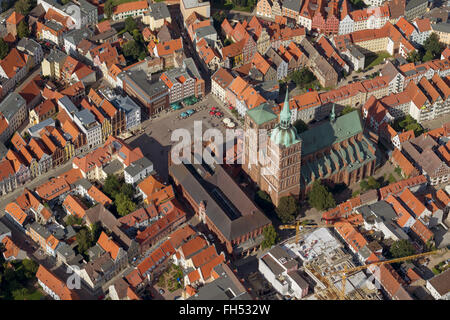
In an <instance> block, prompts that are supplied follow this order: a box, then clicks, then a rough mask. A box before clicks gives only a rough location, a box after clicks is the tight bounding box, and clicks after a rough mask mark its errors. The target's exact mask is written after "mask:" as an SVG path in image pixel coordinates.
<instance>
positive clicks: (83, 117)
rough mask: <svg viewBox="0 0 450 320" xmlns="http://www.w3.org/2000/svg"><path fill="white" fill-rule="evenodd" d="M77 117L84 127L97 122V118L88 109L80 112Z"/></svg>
mask: <svg viewBox="0 0 450 320" xmlns="http://www.w3.org/2000/svg"><path fill="white" fill-rule="evenodd" d="M75 116H76V117H77V118H78V119H79V120H80V122H81V123H82V124H83V125H84V126H89V125H90V124H91V123H94V122H96V120H95V116H94V115H93V114H92V112H91V111H90V110H88V109H83V110H81V111H78V112H77V113H76V114H75Z"/></svg>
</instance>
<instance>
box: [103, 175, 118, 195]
mask: <svg viewBox="0 0 450 320" xmlns="http://www.w3.org/2000/svg"><path fill="white" fill-rule="evenodd" d="M119 190H120V182H119V179H118V178H117V177H116V176H115V175H113V174H109V175H108V176H107V177H106V180H105V183H104V184H103V191H104V192H105V193H106V194H107V195H108V196H110V197H112V198H114V197H115V194H116V193H117V192H118V191H119Z"/></svg>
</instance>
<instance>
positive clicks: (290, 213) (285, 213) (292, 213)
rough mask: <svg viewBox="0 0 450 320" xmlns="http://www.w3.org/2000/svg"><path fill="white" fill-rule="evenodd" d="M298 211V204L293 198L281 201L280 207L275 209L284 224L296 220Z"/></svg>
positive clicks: (285, 198) (288, 197) (284, 198)
mask: <svg viewBox="0 0 450 320" xmlns="http://www.w3.org/2000/svg"><path fill="white" fill-rule="evenodd" d="M297 211H298V202H297V199H295V198H294V197H293V196H287V197H283V198H281V199H280V203H279V204H278V207H277V208H275V212H276V213H277V216H278V218H279V219H280V220H281V222H283V223H290V222H293V221H294V220H295V217H296V216H297Z"/></svg>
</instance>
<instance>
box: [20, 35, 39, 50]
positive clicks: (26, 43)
mask: <svg viewBox="0 0 450 320" xmlns="http://www.w3.org/2000/svg"><path fill="white" fill-rule="evenodd" d="M39 47H41V45H40V44H39V43H37V42H36V41H34V40H33V39H30V38H22V39H20V41H19V42H18V43H17V48H24V49H25V51H27V52H30V53H31V52H34V51H36V49H37V48H39Z"/></svg>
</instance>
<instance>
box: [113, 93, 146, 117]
mask: <svg viewBox="0 0 450 320" xmlns="http://www.w3.org/2000/svg"><path fill="white" fill-rule="evenodd" d="M111 103H112V104H113V105H114V106H115V107H116V108H119V109H122V110H124V111H125V113H129V112H130V111H134V110H136V109H140V107H139V106H138V105H137V104H136V102H134V101H133V99H131V98H130V97H129V96H128V95H126V96H116V97H115V98H114V99H113V100H112V101H111Z"/></svg>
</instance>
